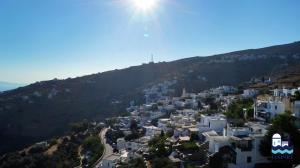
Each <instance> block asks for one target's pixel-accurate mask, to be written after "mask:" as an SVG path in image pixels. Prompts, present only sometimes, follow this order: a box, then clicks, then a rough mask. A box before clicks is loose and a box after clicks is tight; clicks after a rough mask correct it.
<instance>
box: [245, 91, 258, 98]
mask: <svg viewBox="0 0 300 168" xmlns="http://www.w3.org/2000/svg"><path fill="white" fill-rule="evenodd" d="M257 93H258V91H257V90H255V89H245V90H244V91H243V94H242V96H243V97H245V98H250V97H254V96H255V95H257Z"/></svg>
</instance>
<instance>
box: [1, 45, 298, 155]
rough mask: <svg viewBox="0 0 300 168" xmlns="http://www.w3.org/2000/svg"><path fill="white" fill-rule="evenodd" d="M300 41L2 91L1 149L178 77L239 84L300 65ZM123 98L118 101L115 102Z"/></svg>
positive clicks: (104, 111) (118, 108)
mask: <svg viewBox="0 0 300 168" xmlns="http://www.w3.org/2000/svg"><path fill="white" fill-rule="evenodd" d="M299 63H300V42H295V43H291V44H286V45H279V46H272V47H267V48H262V49H251V50H244V51H237V52H232V53H227V54H221V55H214V56H209V57H192V58H187V59H182V60H177V61H173V62H161V63H155V64H154V63H149V64H143V65H140V66H135V67H130V68H126V69H122V70H113V71H108V72H103V73H98V74H92V75H88V76H83V77H78V78H74V79H66V80H51V81H44V82H38V83H34V84H31V85H29V86H26V87H22V88H18V89H15V90H12V91H7V92H3V93H1V94H0V138H1V143H0V153H5V152H7V151H12V150H16V149H20V148H23V147H24V146H26V145H28V144H31V143H33V142H35V141H39V140H43V139H46V138H50V137H52V136H56V135H61V134H63V133H64V132H65V131H66V130H67V129H68V124H69V123H71V122H75V121H79V120H82V119H83V118H87V119H91V120H104V119H105V118H106V117H110V116H114V115H117V114H120V113H122V112H124V109H125V107H126V106H127V105H128V103H129V101H131V100H135V101H136V102H137V103H142V102H143V101H144V100H143V92H142V90H143V89H144V88H147V87H148V86H150V85H151V84H154V83H156V82H160V81H164V80H170V79H176V80H177V81H178V82H177V85H176V86H175V87H176V89H177V90H181V88H183V87H185V88H186V89H187V91H194V92H197V91H200V90H202V89H207V88H210V87H216V86H219V85H237V84H240V83H241V82H245V81H248V80H250V79H251V78H253V77H262V76H276V75H277V74H278V73H282V71H283V70H287V69H292V68H294V69H295V68H296V69H297V68H298V67H297V64H299ZM115 102H118V103H115Z"/></svg>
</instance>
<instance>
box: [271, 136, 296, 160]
mask: <svg viewBox="0 0 300 168" xmlns="http://www.w3.org/2000/svg"><path fill="white" fill-rule="evenodd" d="M293 152H294V149H293V147H292V146H290V145H289V141H282V140H281V136H280V134H277V133H276V134H274V135H273V136H272V158H273V159H292V156H293Z"/></svg>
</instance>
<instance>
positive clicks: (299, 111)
mask: <svg viewBox="0 0 300 168" xmlns="http://www.w3.org/2000/svg"><path fill="white" fill-rule="evenodd" d="M292 112H293V114H294V116H295V117H300V100H297V101H294V103H293V111H292Z"/></svg>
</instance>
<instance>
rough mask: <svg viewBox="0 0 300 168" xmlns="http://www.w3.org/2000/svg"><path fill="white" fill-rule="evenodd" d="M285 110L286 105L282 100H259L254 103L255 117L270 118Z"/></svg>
mask: <svg viewBox="0 0 300 168" xmlns="http://www.w3.org/2000/svg"><path fill="white" fill-rule="evenodd" d="M284 112H285V105H284V103H283V102H282V101H279V100H275V101H271V100H269V101H260V100H257V101H256V102H255V104H254V118H257V119H262V120H269V119H271V118H273V117H274V116H275V115H278V114H282V113H284Z"/></svg>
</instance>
